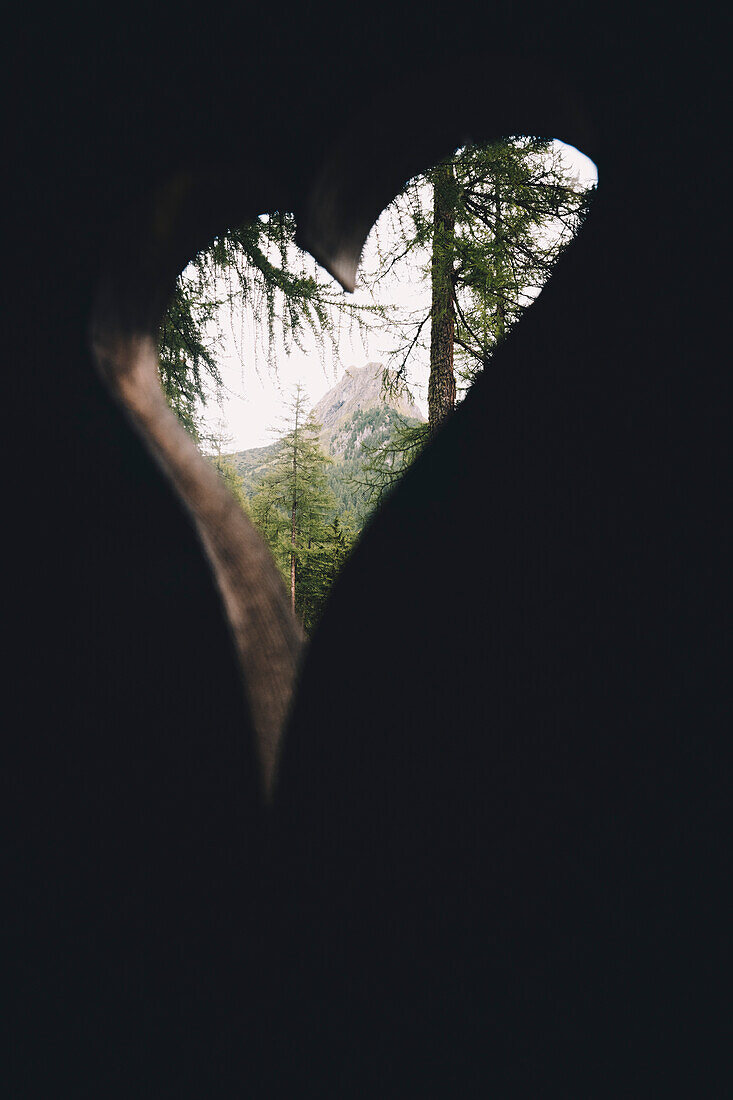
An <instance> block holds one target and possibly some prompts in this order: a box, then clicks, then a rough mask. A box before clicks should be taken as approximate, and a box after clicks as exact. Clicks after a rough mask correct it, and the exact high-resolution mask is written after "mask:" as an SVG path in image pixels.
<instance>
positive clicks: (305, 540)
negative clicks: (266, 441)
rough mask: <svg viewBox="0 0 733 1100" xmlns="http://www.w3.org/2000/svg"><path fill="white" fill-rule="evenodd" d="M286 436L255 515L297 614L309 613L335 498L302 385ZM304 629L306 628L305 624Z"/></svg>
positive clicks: (259, 492)
mask: <svg viewBox="0 0 733 1100" xmlns="http://www.w3.org/2000/svg"><path fill="white" fill-rule="evenodd" d="M285 427H286V429H287V430H286V434H285V435H284V436H283V437H282V438H281V439H280V440H279V441H278V444H277V447H276V449H275V451H274V453H273V456H272V458H271V460H270V463H269V465H268V468H267V469H266V471H265V473H264V476H263V477H262V480H261V481H260V484H259V486H258V488H257V491H256V492H255V494H254V496H253V498H252V504H251V508H252V516H253V519H254V521H255V523H256V524H257V526H258V527H259V529H260V531H261V532H262V534H263V535H264V537H265V538H266V540H267V541H268V543H269V545H270V547H271V549H272V551H273V553H274V556H275V559H276V561H277V562H278V564H279V565H280V568H281V569H282V572H283V575H284V576H285V578H286V580H287V581H289V584H290V598H291V603H292V608H293V611H295V612H298V613H300V614H301V617H305V618H307V617H308V615H307V614H306V615H305V616H304V615H303V613H304V612H310V610H311V604H312V603H313V602H314V598H315V597H314V593H313V592H312V591H310V592H309V588H308V585H307V584H306V583H305V582H306V581H307V580H308V578H309V577H310V579H311V589H312V573H313V568H314V562H315V561H316V560H317V556H318V554H319V552H320V548H321V546H322V544H323V543H324V541H325V535H326V525H327V522H328V520H329V518H330V517H331V516H332V514H333V513H334V512H335V509H336V500H335V497H334V496H333V493H332V492H331V490H330V489H329V487H328V483H327V480H326V467H327V465H328V464H329V463H330V462H331V459H330V458H328V456H327V455H325V454H324V453H323V451H322V450H321V448H320V446H319V443H318V431H319V428H320V425H318V424H316V423H315V422H314V420H313V417H312V415H309V414H308V412H307V398H306V395H305V392H304V390H303V388H302V386H300V385H298V386H296V388H295V391H294V393H293V396H292V399H291V401H290V405H289V415H288V416H287V417H286V418H285ZM304 625H305V624H304Z"/></svg>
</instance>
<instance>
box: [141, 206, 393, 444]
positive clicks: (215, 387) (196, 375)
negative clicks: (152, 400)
mask: <svg viewBox="0 0 733 1100" xmlns="http://www.w3.org/2000/svg"><path fill="white" fill-rule="evenodd" d="M226 306H228V307H229V308H230V309H232V310H233V309H234V308H235V307H237V308H239V309H240V310H241V309H248V310H250V311H251V312H252V314H253V316H254V317H255V318H256V322H257V323H256V325H255V332H256V336H257V340H256V349H257V354H258V355H259V356H260V358H261V359H264V361H265V362H266V364H267V367H268V369H270V370H272V371H273V372H274V370H275V369H276V364H275V352H276V347H277V345H278V341H281V342H282V344H283V346H284V351H285V354H286V355H287V354H289V353H290V352H291V351H292V349H293V348H294V347H298V348H301V349H302V348H303V338H304V336H305V335H306V333H312V334H313V335H315V337H316V340H317V343H318V346H319V347H320V349H321V352H322V353H323V351H324V350H325V348H326V346H327V345H328V344H329V343H330V344H331V346H334V344H335V342H336V341H337V340H338V339H339V337H340V334H341V328H342V326H343V325H345V326H347V328H348V329H349V330H351V328H352V326H354V325H355V326H357V328H359V327H363V326H364V325H365V324H366V323H367V320H368V318H369V316H379V315H382V314H383V312H384V311H383V309H382V307H379V306H376V305H375V306H370V305H363V304H361V305H360V304H356V303H354V302H353V301H351V300H350V299H349V298H348V297H347V296H345V295H344V294H343V293H342V292H341V290H340V288H339V287H337V285H336V284H335V283H334V282H333V281H332V280H330V279H327V278H326V277H324V276H322V275H319V274H318V273H317V268H316V265H315V262H314V261H312V260H311V259H310V257H308V256H307V255H306V254H305V253H304V252H302V251H301V250H300V249H299V248H297V246H296V245H295V221H294V219H293V216H292V215H291V214H287V213H284V212H282V211H275V212H273V213H270V214H263V215H262V216H261V217H259V218H255V220H254V221H252V222H250V223H248V224H247V225H244V226H239V227H236V228H233V229H229V230H227V231H226V232H225V233H223V234H222V235H221V236H219V237H217V238H216V239H215V240H214V241H213V242H212V243H211V245H210V246H209V247H208V248H207V249H204V250H203V251H202V252H200V253H199V254H198V255H197V256H196V257H194V259H193V260H192V262H191V264H190V265H189V267H188V268H187V270H186V271H185V272H183V273H182V274H181V275H180V276H179V277H178V280H177V282H176V287H175V291H174V295H173V298H172V300H171V302H170V305H169V308H168V311H167V313H166V315H165V317H164V319H163V323H162V325H161V330H160V337H159V362H160V378H161V383H162V386H163V390H164V392H165V394H166V397H167V399H168V402H169V404H170V405H171V407H172V408H173V410H174V412H175V413H176V415H177V416H178V418H179V420H180V421H181V423H182V424H183V425H184V427H185V428H186V429H187V430H188V431H189V432H190V433H191V435H193V437H194V439H195V440H196V442H197V443H202V442H204V439H203V429H202V425H201V409H202V407H203V406H205V405H206V403H207V400H208V399H209V396H210V394H211V392H212V391H213V392H214V393H216V392H217V391H219V390H220V388H221V386H222V377H221V373H220V371H219V367H218V365H217V359H216V353H217V350H218V348H219V345H220V341H221V334H220V332H219V331H218V329H217V316H218V313H219V310H220V309H222V308H224V307H226Z"/></svg>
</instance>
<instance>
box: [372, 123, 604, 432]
mask: <svg viewBox="0 0 733 1100" xmlns="http://www.w3.org/2000/svg"><path fill="white" fill-rule="evenodd" d="M426 183H427V184H428V185H429V186H427V187H426ZM591 193H592V192H591V190H589V189H587V188H585V187H582V186H581V185H579V184H578V183H577V181H576V180H574V179H573V178H572V177H571V176H570V175H569V174H568V172H567V170H566V169H565V167H564V165H563V162H562V155H561V153H560V151H559V150H558V148H557V146H556V145H554V144H553V143H552V142H550V141H545V140H543V139H540V138H532V137H530V138H510V139H506V140H504V141H499V142H495V143H493V144H492V145H488V146H476V145H469V146H466V147H465V148H462V149H459V150H457V152H456V153H454V154H453V155H452V156H451V157H449V158H447V159H446V160H445V161H444V162H443V163H441V164H439V165H437V166H436V167H435V168H433V169H432V170H431V171H430V172H428V173H427V174H426V176H424V177H417V178H416V179H414V180H412V181H410V182H409V183H408V184H407V186H406V187H405V189H404V191H403V192H402V193H401V195H399V196H398V197H397V198H396V199H395V200H394V203H393V204H392V207H391V213H392V218H391V224H392V233H393V242H394V243H393V244H392V245H391V247H390V248H388V249H387V250H386V252H384V253H383V254H382V256H381V264H380V271H378V272H376V273H373V274H372V276H371V281H372V285H374V284H376V283H377V282H378V281H379V279H380V278H381V277H382V274H383V273H384V272H391V271H392V269H393V267H394V265H395V264H397V263H399V262H400V261H401V260H404V259H406V258H408V259H409V257H410V256H416V255H418V254H419V252H420V250H421V249H425V248H428V249H429V260H428V263H427V266H426V267H425V268H423V273H424V275H425V276H426V277H427V278H428V279H429V281H430V288H431V300H430V308H429V310H427V311H426V312H425V313H424V314H423V315H422V316H418V317H415V318H411V319H410V320H409V321H408V322H407V323H406V324H405V325H403V327H402V334H401V338H400V340H399V343H398V346H397V348H396V349H395V352H394V356H393V358H394V359H395V360H396V365H397V370H396V372H395V374H394V375H393V381H392V385H400V384H401V383H403V382H404V380H405V377H406V371H407V368H408V366H409V363H410V362H411V361H412V359H413V358H414V357H415V356H416V354H420V352H421V351H422V354H423V355H425V353H426V352H428V347H429V360H430V377H429V382H428V414H429V415H428V422H429V425H430V431H431V434H434V433H435V431H437V429H438V427H439V426H440V424H441V423H443V421H444V420H445V419H446V417H447V416H449V415H450V413H451V412H452V411H453V408H454V406H455V401H456V380H457V377H458V379H459V380H460V381H461V382H462V383H464V385H465V384H470V383H471V382H472V381H473V380H474V379H475V377H476V376H477V374H478V373H479V372H480V371H481V370H482V369H483V368H484V367H485V366H486V364H487V363H488V361H489V360H490V358H491V355H492V354H493V351H494V349H495V347H496V346H497V344H499V343H500V342H501V340H502V339H503V338H504V336H505V335H506V333H507V332H508V331H509V330H510V329H511V327H512V325H513V324H515V323H516V321H517V319H518V318H519V316H520V315H521V313H522V310H523V309H524V308H525V307H526V306H527V305H528V304H529V303H530V302H531V300H532V298H533V297H534V296H535V295H536V294H537V292H538V291H539V289H540V288H541V286H542V284H543V283H544V282H545V281H546V279H547V278H548V276H549V275H550V272H551V270H552V268H553V266H554V264H555V263H556V262H557V260H558V258H559V256H560V254H561V252H562V250H563V249H564V248H565V247H566V245H567V244H568V242H569V241H570V240H571V239H572V237H573V235H574V234H575V233H576V232H577V231H578V229H579V227H580V225H581V224H582V222H583V220H584V218H585V215H586V213H587V210H588V206H589V201H590V198H591ZM427 334H429V343H428V346H427V347H426V345H425V341H426V340H427Z"/></svg>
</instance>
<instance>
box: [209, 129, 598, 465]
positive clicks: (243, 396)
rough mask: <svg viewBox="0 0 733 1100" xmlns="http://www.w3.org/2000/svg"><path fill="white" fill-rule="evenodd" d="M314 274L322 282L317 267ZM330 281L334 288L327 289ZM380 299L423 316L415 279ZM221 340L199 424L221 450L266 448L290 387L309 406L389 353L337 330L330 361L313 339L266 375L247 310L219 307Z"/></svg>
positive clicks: (370, 262)
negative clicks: (218, 439) (220, 383)
mask: <svg viewBox="0 0 733 1100" xmlns="http://www.w3.org/2000/svg"><path fill="white" fill-rule="evenodd" d="M557 144H558V145H559V146H560V148H561V150H562V153H563V158H564V161H565V164H566V166H567V168H568V170H569V171H570V173H571V174H572V175H576V176H577V177H578V178H579V181H580V182H582V183H584V184H586V185H589V184H593V183H596V182H597V179H598V174H597V171H596V166H595V164H594V163H593V161H591V160H589V158H588V157H586V156H584V155H583V154H582V153H580V152H578V150H577V149H574V148H573V147H572V146H570V145H565V144H563V143H561V142H558V143H557ZM383 218H384V215H383V216H382V218H380V222H378V223H377V229H378V231H379V230H381V232H382V233H384V221H383ZM374 237H375V233H374V230H373V231H372V233H371V234H370V236H369V239H368V240H367V243H366V245H365V248H364V253H363V256H362V265H361V266H362V267H364V269H365V270H369V269H370V268H373V267H374V266H375V264H376V252H375V243H374ZM320 273H321V277H322V278H327V276H326V273H325V271H323V269H320ZM335 285H336V284H334V286H335ZM351 297H352V298H353V300H354V301H358V302H364V303H368V302H371V301H373V300H375V299H372V297H371V296H370V295H369V294H368V293H366V292H365V291H364V290H360V289H359V286H358V279H357V290H356V292H355V294H354V295H353V296H351ZM377 300H379V301H380V302H385V303H386V302H388V301H390V302H396V303H398V304H400V305H401V306H405V307H409V308H418V307H421V306H422V304H423V303H425V306H424V308H425V312H427V308H428V305H429V301H430V291H429V287H428V285H427V283H426V282H424V281H422V280H420V279H419V278H418V276H417V275H416V274H414V275H413V276H412V279H411V282H407V281H406V277H405V275H404V272H403V274H402V279H401V281H398V282H395V281H393V282H392V284H391V285H389V286H385V287H382V288H380V296H379V298H378V299H377ZM220 323H221V330H222V332H223V336H224V339H223V343H222V346H221V350H220V353H219V355H218V361H219V366H220V368H221V372H222V377H223V380H224V387H225V389H224V392H223V394H222V396H221V399H220V401H219V403H218V405H217V403H216V402H215V401H214V400H213V399H212V400H211V402H210V404H209V405H208V406H207V410H206V418H205V419H206V422H207V424H208V425H209V427H210V428H212V429H216V430H218V432H219V433H220V434H222V435H224V436H225V439H223V440H222V443H223V444H224V446H223V448H222V449H223V450H225V451H229V452H231V451H239V450H246V449H247V448H248V447H261V446H264V445H265V444H267V443H271V442H272V440H273V438H274V434H273V431H272V429H273V428H277V427H278V417H280V416H282V415H283V412H284V403H285V400H286V398H287V396H288V394H289V393H290V392H291V391H292V388H293V386H294V385H295V383H297V382H300V383H301V384H302V385H303V387H304V389H305V390H306V392H307V394H308V397H309V399H310V404H311V405H314V404H315V403H316V402H317V401H318V400H319V399H320V398H321V397H323V395H324V394H325V393H326V392H327V391H328V390H329V389H331V387H332V386H333V385H334V384H335V382H336V381H338V379H339V378H340V377H341V375H342V374H343V372H344V370H345V369H346V368H347V367H351V366H356V367H361V366H364V365H365V364H366V363H369V362H375V361H376V362H386V357H387V353H388V352H389V351H390V349H391V346H392V345H391V343H390V340H389V338H387V337H386V336H385V334H384V333H380V332H379V331H378V329H376V328H374V329H372V331H371V332H369V333H367V334H366V335H365V336H363V337H361V336H360V335H359V334H358V333H357V332H356V331H354V334H353V337H352V338H349V336H348V335H347V334H346V333H344V335H343V336H342V337H341V338H340V339H339V341H338V342H337V346H336V348H335V349H334V354H333V356H332V355H331V353H330V352H329V351H327V352H326V355H325V357H321V355H320V354H319V350H318V347H317V345H316V341H315V339H314V338H308V339H307V340H306V341H304V343H305V346H306V350H305V352H303V351H300V350H299V349H297V348H295V349H293V351H292V352H291V354H290V355H287V354H286V353H285V350H284V348H282V347H278V348H277V352H276V365H277V372H276V374H273V372H272V370H271V368H269V367H268V365H267V362H266V361H265V357H264V353H263V351H262V349H261V348H258V347H257V341H256V339H255V332H254V326H255V325H256V324H257V321H256V319H254V318H253V317H252V316H251V314H250V313H249V311H247V310H246V309H245V310H240V309H235V310H234V311H233V312H230V310H229V309H228V308H227V309H225V310H224V311H222V315H221V318H220ZM427 375H428V364H427V362H423V363H421V362H419V361H418V362H416V363H415V367H414V369H412V370H411V372H410V384H411V388H412V392H413V394H414V396H415V398H416V400H417V403H418V405H419V406H420V407H421V408H422V409H423V410H424V411H427V408H426V388H427Z"/></svg>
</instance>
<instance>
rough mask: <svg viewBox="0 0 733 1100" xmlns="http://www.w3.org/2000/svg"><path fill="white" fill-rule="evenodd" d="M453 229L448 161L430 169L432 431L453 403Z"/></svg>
mask: <svg viewBox="0 0 733 1100" xmlns="http://www.w3.org/2000/svg"><path fill="white" fill-rule="evenodd" d="M454 229H455V173H454V169H453V165H452V163H450V162H449V163H448V164H441V165H439V166H438V167H437V168H435V169H434V170H433V254H432V262H431V269H430V274H431V281H432V302H431V307H430V381H429V382H428V425H429V427H430V434H431V435H434V434H435V433H436V431H437V430H438V428H439V427H440V425H441V424H442V423H443V421H444V420H445V419H446V417H448V416H450V414H451V413H452V412H453V409H454V408H455V404H456V376H455V374H454V371H453V337H454V333H455V314H454V312H453V259H454V245H453V233H454Z"/></svg>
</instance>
